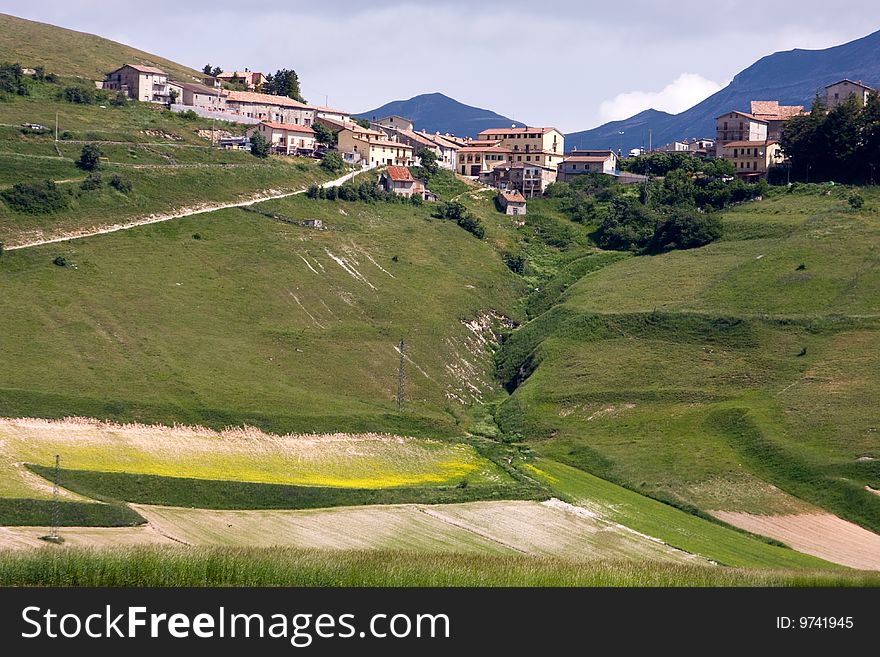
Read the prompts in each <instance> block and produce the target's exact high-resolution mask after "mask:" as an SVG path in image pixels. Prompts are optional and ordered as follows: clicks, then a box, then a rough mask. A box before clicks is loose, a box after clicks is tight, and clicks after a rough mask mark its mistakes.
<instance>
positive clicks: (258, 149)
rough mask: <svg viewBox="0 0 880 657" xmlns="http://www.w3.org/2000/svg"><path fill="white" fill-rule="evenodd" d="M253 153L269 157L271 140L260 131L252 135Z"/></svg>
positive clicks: (261, 157)
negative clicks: (267, 139) (268, 140)
mask: <svg viewBox="0 0 880 657" xmlns="http://www.w3.org/2000/svg"><path fill="white" fill-rule="evenodd" d="M251 155H253V156H254V157H258V158H260V159H266V158H267V157H269V142H267V141H266V138H265V137H263V135H261V134H260V133H259V132H254V134H252V135H251Z"/></svg>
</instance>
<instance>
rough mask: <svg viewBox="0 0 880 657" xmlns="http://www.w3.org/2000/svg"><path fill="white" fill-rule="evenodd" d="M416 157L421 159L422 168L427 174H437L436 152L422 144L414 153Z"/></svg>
mask: <svg viewBox="0 0 880 657" xmlns="http://www.w3.org/2000/svg"><path fill="white" fill-rule="evenodd" d="M416 157H418V158H419V159H420V160H421V161H422V168H423V169H424V170H425V171H426V172H427V173H428V175H429V176H435V175H437V172H438V171H439V170H440V166H439V165H438V164H437V153H435V152H434V151H432V150H431V149H429V148H425V147H424V146H422V147H421V148H420V149H419V150H418V152H417V153H416Z"/></svg>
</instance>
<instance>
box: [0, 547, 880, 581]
mask: <svg viewBox="0 0 880 657" xmlns="http://www.w3.org/2000/svg"><path fill="white" fill-rule="evenodd" d="M0 584H2V585H4V586H33V585H40V586H174V587H180V586H878V585H880V579H878V575H877V574H876V573H865V572H846V571H791V570H741V569H728V568H715V567H706V566H689V565H679V564H659V563H655V562H636V561H626V562H621V561H587V562H576V561H564V560H555V559H537V558H530V557H523V556H502V557H498V556H491V555H475V554H459V555H454V554H449V555H442V554H441V555H432V556H431V558H430V559H425V556H424V554H419V553H404V552H374V551H369V552H367V551H351V552H344V551H339V550H332V551H321V550H293V549H279V548H269V549H251V550H242V549H223V548H219V549H188V550H181V549H167V548H166V549H143V548H142V549H132V550H114V551H112V552H106V551H105V552H100V551H94V550H73V549H67V550H30V551H23V552H5V553H0Z"/></svg>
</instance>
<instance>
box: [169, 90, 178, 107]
mask: <svg viewBox="0 0 880 657" xmlns="http://www.w3.org/2000/svg"><path fill="white" fill-rule="evenodd" d="M179 97H180V93H179V92H178V91H177V89H172V90H171V91H169V92H168V98H169V100H170V101H171V104H172V105H175V104H177V99H178V98H179Z"/></svg>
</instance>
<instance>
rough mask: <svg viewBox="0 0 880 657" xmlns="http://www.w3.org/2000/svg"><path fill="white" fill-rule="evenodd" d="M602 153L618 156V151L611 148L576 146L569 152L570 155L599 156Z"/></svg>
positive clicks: (606, 155) (603, 154)
mask: <svg viewBox="0 0 880 657" xmlns="http://www.w3.org/2000/svg"><path fill="white" fill-rule="evenodd" d="M600 155H602V156H605V157H608V156H611V155H613V156H614V157H617V153H615V152H614V151H613V150H611V149H610V148H575V149H573V150H572V151H571V152H570V153H569V154H568V156H569V157H597V156H600Z"/></svg>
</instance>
